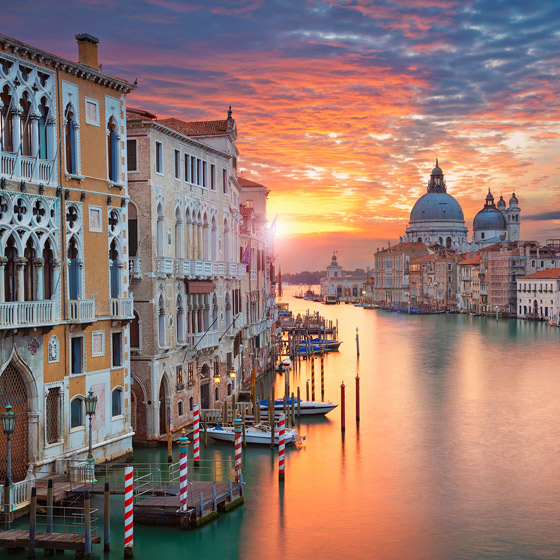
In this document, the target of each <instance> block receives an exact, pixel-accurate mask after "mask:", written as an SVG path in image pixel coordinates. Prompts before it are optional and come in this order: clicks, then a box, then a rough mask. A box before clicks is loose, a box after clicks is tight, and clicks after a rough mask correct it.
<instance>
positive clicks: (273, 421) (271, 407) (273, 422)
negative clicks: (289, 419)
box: [268, 387, 276, 449]
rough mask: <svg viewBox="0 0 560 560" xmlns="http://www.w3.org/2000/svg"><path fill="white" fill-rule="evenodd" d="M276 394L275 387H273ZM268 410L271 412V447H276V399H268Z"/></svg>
mask: <svg viewBox="0 0 560 560" xmlns="http://www.w3.org/2000/svg"><path fill="white" fill-rule="evenodd" d="M272 390H273V393H272V396H274V387H273V388H272ZM268 411H269V414H270V449H274V443H275V442H274V429H275V428H276V418H275V414H276V413H275V411H274V400H272V401H270V400H269V401H268Z"/></svg>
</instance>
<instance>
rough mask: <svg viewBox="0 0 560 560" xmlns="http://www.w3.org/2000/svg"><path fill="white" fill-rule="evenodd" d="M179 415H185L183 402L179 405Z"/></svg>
mask: <svg viewBox="0 0 560 560" xmlns="http://www.w3.org/2000/svg"><path fill="white" fill-rule="evenodd" d="M177 413H178V414H179V416H183V414H184V410H183V401H179V402H178V403H177Z"/></svg>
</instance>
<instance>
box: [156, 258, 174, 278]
mask: <svg viewBox="0 0 560 560" xmlns="http://www.w3.org/2000/svg"><path fill="white" fill-rule="evenodd" d="M156 273H157V274H165V275H167V276H171V275H172V274H173V257H158V258H157V259H156Z"/></svg>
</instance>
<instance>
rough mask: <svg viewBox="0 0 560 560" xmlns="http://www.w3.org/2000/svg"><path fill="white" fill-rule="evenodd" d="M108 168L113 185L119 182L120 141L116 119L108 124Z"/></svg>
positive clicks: (110, 120) (111, 119) (112, 119)
mask: <svg viewBox="0 0 560 560" xmlns="http://www.w3.org/2000/svg"><path fill="white" fill-rule="evenodd" d="M107 168H108V172H109V180H110V181H113V183H118V182H119V139H118V136H117V124H116V122H115V119H114V117H111V118H110V119H109V122H108V123H107Z"/></svg>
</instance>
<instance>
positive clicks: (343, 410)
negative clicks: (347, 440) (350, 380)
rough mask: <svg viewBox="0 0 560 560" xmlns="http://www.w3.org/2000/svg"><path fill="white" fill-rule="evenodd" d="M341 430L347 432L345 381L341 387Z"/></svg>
mask: <svg viewBox="0 0 560 560" xmlns="http://www.w3.org/2000/svg"><path fill="white" fill-rule="evenodd" d="M340 430H341V431H342V432H345V431H346V402H345V395H344V381H343V382H342V384H341V385H340Z"/></svg>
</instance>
